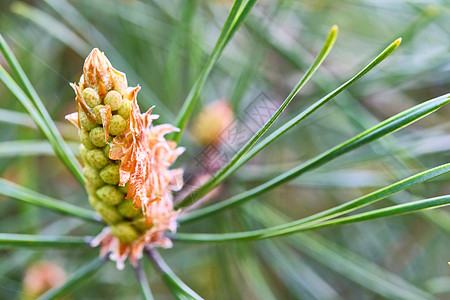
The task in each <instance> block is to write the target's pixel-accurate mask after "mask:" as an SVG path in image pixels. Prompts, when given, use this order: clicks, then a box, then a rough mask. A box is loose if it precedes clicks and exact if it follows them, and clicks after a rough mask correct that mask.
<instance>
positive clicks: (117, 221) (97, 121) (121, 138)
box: [66, 49, 184, 266]
mask: <svg viewBox="0 0 450 300" xmlns="http://www.w3.org/2000/svg"><path fill="white" fill-rule="evenodd" d="M71 86H72V87H73V89H74V90H75V93H76V103H77V112H76V113H73V114H70V115H68V116H67V117H66V118H67V119H68V120H69V121H71V122H72V123H74V124H75V125H76V126H77V127H78V128H79V137H80V141H81V146H80V147H81V148H80V156H81V159H82V162H83V165H84V168H83V175H84V177H85V179H86V190H87V192H88V194H89V202H90V203H91V205H92V206H93V207H94V209H95V210H96V211H97V212H98V213H99V214H100V215H101V217H102V218H103V220H104V221H105V222H106V223H108V225H109V228H106V231H104V232H102V233H101V234H100V235H99V236H98V237H97V238H96V239H95V242H93V243H94V244H102V252H104V253H106V252H109V253H112V259H114V260H116V261H117V262H118V266H119V265H121V266H122V265H123V261H124V260H125V258H126V257H127V256H130V258H131V260H132V263H135V262H136V261H137V260H138V259H139V258H140V256H141V255H142V250H143V249H144V248H145V247H146V246H148V245H157V246H163V247H170V246H171V242H170V240H169V239H167V238H166V237H165V235H164V232H165V231H166V230H171V231H175V230H176V217H177V215H178V212H177V211H174V209H173V202H172V192H173V191H176V190H179V189H180V188H181V186H182V170H181V169H174V170H169V167H170V166H171V165H172V163H173V162H174V161H175V159H176V158H177V157H178V156H179V155H180V154H181V153H182V152H183V151H184V149H183V148H177V147H176V143H174V142H171V141H166V139H165V138H164V135H165V134H167V133H169V132H171V131H174V130H177V129H176V128H175V127H173V126H172V125H170V124H163V125H158V126H153V125H151V122H152V120H154V119H156V118H157V116H156V115H151V109H150V110H149V111H148V112H146V113H144V114H141V113H140V111H139V107H138V105H137V102H136V95H137V92H138V91H139V89H140V88H139V86H137V87H135V88H133V87H128V84H127V80H126V76H125V74H123V73H121V72H119V71H117V70H115V69H114V68H113V67H112V66H111V64H110V62H109V61H108V59H107V58H106V57H105V56H104V54H103V53H102V52H100V51H99V50H98V49H94V50H92V52H91V53H90V54H89V56H88V57H87V59H86V61H85V64H84V67H83V75H82V76H81V78H80V82H79V83H78V84H77V85H75V84H71Z"/></svg>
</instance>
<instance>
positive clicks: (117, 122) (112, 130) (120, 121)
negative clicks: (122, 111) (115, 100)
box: [109, 115, 127, 135]
mask: <svg viewBox="0 0 450 300" xmlns="http://www.w3.org/2000/svg"><path fill="white" fill-rule="evenodd" d="M126 128H127V121H125V120H124V118H122V117H121V116H120V115H114V116H112V117H111V123H110V125H109V134H111V135H120V134H122V133H123V131H124V130H125V129H126Z"/></svg>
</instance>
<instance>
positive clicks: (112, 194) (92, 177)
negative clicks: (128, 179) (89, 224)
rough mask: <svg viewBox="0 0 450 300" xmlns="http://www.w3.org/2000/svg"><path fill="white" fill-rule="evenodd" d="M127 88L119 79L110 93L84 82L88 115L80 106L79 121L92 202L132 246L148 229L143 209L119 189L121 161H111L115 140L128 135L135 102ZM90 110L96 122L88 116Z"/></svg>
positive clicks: (125, 188) (83, 93)
mask: <svg viewBox="0 0 450 300" xmlns="http://www.w3.org/2000/svg"><path fill="white" fill-rule="evenodd" d="M126 88H127V84H126V82H123V80H122V79H121V78H120V77H119V76H115V77H114V78H113V86H112V89H111V90H109V91H107V90H101V86H100V87H99V86H90V85H89V84H86V83H85V82H84V80H80V83H79V85H78V89H79V92H81V97H82V98H83V100H84V102H85V104H86V105H87V109H88V112H87V113H86V112H85V111H84V109H85V107H83V106H84V104H81V105H79V106H80V108H81V109H80V108H79V111H78V118H79V123H80V126H81V128H80V129H79V137H80V141H81V145H80V156H81V159H82V162H83V165H84V168H83V175H84V177H85V179H86V189H87V192H88V194H89V202H90V204H91V205H92V207H94V208H95V210H96V211H97V212H98V213H99V214H100V215H101V217H102V218H103V220H104V221H105V222H106V223H108V224H109V225H110V229H111V233H112V234H113V235H114V236H115V237H117V238H118V239H119V240H120V241H121V242H123V243H131V242H133V241H134V240H136V239H137V238H138V237H139V236H140V235H142V233H143V231H145V230H146V228H145V227H146V226H145V222H144V216H143V213H142V210H140V209H135V208H134V205H133V203H132V201H131V199H125V196H126V193H127V187H126V186H123V187H121V186H119V181H120V171H119V167H120V161H117V160H112V159H110V158H109V152H110V150H111V146H110V143H111V141H112V140H113V138H114V137H116V136H120V135H121V134H122V133H123V132H124V130H125V129H126V127H127V121H128V120H129V118H130V113H131V104H132V103H131V101H132V100H130V99H128V98H127V97H126V96H127V95H126ZM108 105H109V108H108V107H107V106H108ZM89 111H90V112H91V113H92V116H93V117H94V118H95V120H92V116H91V117H90V116H89V115H88V114H89ZM102 114H103V120H105V119H106V120H107V119H109V120H110V122H109V128H106V127H104V125H103V122H102ZM93 121H95V122H93ZM106 125H107V124H106Z"/></svg>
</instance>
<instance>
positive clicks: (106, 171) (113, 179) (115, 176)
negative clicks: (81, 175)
mask: <svg viewBox="0 0 450 300" xmlns="http://www.w3.org/2000/svg"><path fill="white" fill-rule="evenodd" d="M100 178H101V179H102V180H103V181H104V182H106V183H108V184H112V185H117V184H118V183H119V180H120V175H119V166H118V165H115V164H114V165H107V166H106V167H104V168H103V169H102V170H101V171H100Z"/></svg>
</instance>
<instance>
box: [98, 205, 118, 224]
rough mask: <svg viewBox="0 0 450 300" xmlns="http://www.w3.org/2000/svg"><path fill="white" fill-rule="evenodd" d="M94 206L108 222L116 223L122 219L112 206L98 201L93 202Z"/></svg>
mask: <svg viewBox="0 0 450 300" xmlns="http://www.w3.org/2000/svg"><path fill="white" fill-rule="evenodd" d="M94 208H95V210H97V212H98V213H99V214H100V216H102V219H103V220H105V222H106V223H108V224H116V223H119V222H120V221H122V220H123V218H122V216H121V215H120V214H119V213H118V212H117V210H116V208H115V207H114V206H111V205H108V204H105V203H103V202H101V201H99V202H97V203H96V204H95V206H94Z"/></svg>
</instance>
